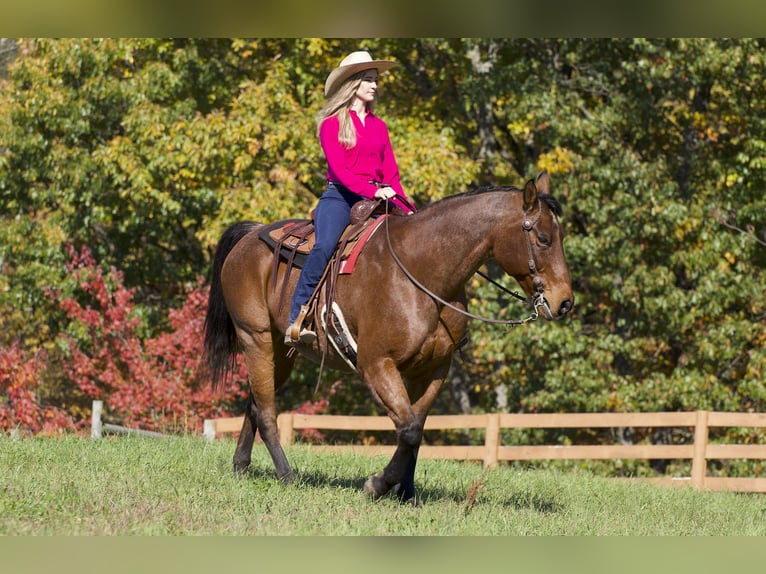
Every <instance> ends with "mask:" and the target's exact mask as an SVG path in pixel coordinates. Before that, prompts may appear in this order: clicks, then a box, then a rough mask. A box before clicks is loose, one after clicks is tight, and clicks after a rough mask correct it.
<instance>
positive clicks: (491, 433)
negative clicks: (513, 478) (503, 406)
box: [484, 413, 500, 468]
mask: <svg viewBox="0 0 766 574" xmlns="http://www.w3.org/2000/svg"><path fill="white" fill-rule="evenodd" d="M499 444H500V414H499V413H492V414H488V415H487V430H486V434H485V435H484V466H485V467H487V468H494V467H496V466H497V447H498V445H499Z"/></svg>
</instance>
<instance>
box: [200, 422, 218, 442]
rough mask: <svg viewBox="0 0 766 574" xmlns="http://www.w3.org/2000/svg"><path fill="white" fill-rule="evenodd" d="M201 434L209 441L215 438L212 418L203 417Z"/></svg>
mask: <svg viewBox="0 0 766 574" xmlns="http://www.w3.org/2000/svg"><path fill="white" fill-rule="evenodd" d="M202 436H203V437H204V438H205V439H206V440H209V441H214V440H215V421H214V420H212V419H205V422H204V423H203V426H202Z"/></svg>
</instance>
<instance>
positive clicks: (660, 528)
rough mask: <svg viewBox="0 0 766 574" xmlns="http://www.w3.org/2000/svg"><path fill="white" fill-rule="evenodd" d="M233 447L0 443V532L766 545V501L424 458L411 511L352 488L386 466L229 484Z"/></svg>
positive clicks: (263, 470)
mask: <svg viewBox="0 0 766 574" xmlns="http://www.w3.org/2000/svg"><path fill="white" fill-rule="evenodd" d="M233 450H234V443H233V442H232V441H230V440H223V441H218V442H215V443H209V442H205V441H203V440H201V439H199V438H194V437H188V438H170V439H165V440H158V439H147V438H140V437H111V438H106V439H102V440H98V441H92V440H90V439H83V438H77V437H64V438H57V439H44V438H34V439H24V440H11V439H9V438H6V437H0V535H56V534H67V535H68V534H72V535H205V534H208V535H336V536H359V535H402V536H405V535H428V536H445V535H474V536H475V535H492V536H497V535H549V536H550V535H639V536H649V535H652V536H665V535H710V536H733V535H738V536H756V535H757V536H763V535H766V498H764V497H763V496H761V495H753V494H736V493H721V492H719V493H716V492H700V491H695V490H692V489H689V488H683V489H680V488H663V487H657V486H653V485H649V484H642V483H633V482H622V481H616V480H610V479H604V478H599V477H596V476H593V475H591V474H588V473H582V472H573V473H564V472H556V471H549V470H522V469H517V468H510V467H502V466H501V467H499V468H496V469H493V470H491V471H485V470H484V469H483V468H482V467H481V466H480V465H478V464H473V463H460V462H451V461H433V460H423V461H420V462H419V463H418V470H417V473H416V485H417V487H418V492H419V495H420V498H421V500H422V504H421V506H420V507H417V508H412V507H410V506H402V505H400V504H398V502H397V501H396V500H395V499H394V498H393V497H386V498H383V499H382V500H379V501H377V502H373V501H372V500H370V499H369V498H367V497H366V496H365V495H364V494H363V493H362V491H361V489H362V485H363V483H364V481H365V479H366V478H367V477H368V476H369V475H371V474H373V473H375V472H377V471H379V470H380V469H382V467H383V466H384V464H385V462H386V460H385V459H381V458H370V457H365V456H356V455H330V454H320V453H318V452H317V451H316V449H313V448H311V447H310V446H306V445H297V446H295V447H292V448H290V449H288V450H287V455H288V458H289V459H290V461H291V463H292V465H293V468H294V469H295V470H296V471H297V474H298V480H297V481H296V482H295V483H294V484H290V485H283V484H280V483H279V482H278V481H277V480H275V479H274V478H273V471H272V465H271V460H270V458H269V457H268V454H267V453H266V451H265V449H264V448H263V447H262V446H260V447H259V446H257V447H256V449H255V451H254V453H253V457H254V458H253V465H252V468H251V471H250V473H249V474H248V475H246V476H244V477H237V476H234V474H233V472H232V470H231V456H232V454H233Z"/></svg>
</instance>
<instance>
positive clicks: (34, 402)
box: [0, 341, 74, 434]
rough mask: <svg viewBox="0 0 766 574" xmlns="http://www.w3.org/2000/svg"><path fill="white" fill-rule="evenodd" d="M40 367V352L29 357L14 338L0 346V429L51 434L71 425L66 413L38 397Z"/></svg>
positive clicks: (41, 359) (41, 361)
mask: <svg viewBox="0 0 766 574" xmlns="http://www.w3.org/2000/svg"><path fill="white" fill-rule="evenodd" d="M44 367H45V361H44V360H43V353H41V352H38V353H35V354H34V355H32V356H31V357H30V356H29V355H28V353H26V352H25V351H24V350H23V349H22V348H21V345H20V344H19V342H18V341H16V342H15V343H13V344H12V345H11V346H10V347H0V429H3V430H5V431H10V430H19V431H21V432H26V433H43V434H54V433H56V432H60V431H63V430H71V429H73V428H74V423H73V421H72V418H71V417H70V416H69V415H68V414H67V413H66V412H64V411H63V410H62V409H60V408H57V407H54V406H44V405H42V404H41V402H40V401H39V399H38V396H37V393H36V390H37V389H38V387H39V385H40V380H41V375H42V372H43V370H44Z"/></svg>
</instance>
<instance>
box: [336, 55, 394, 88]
mask: <svg viewBox="0 0 766 574" xmlns="http://www.w3.org/2000/svg"><path fill="white" fill-rule="evenodd" d="M393 66H396V62H392V61H391V60H373V59H372V56H370V53H369V52H367V51H366V50H360V51H358V52H351V53H350V54H349V55H348V56H346V57H345V58H343V61H341V63H340V65H339V66H338V67H337V68H335V69H334V70H333V71H332V72H330V75H329V76H327V81H326V82H325V83H324V95H325V97H328V96H330V95H331V94H333V93H334V92H335V90H337V89H338V88H339V87H340V85H341V84H342V83H343V82H345V81H346V80H347V79H348V78H350V77H351V76H353V75H354V74H356V73H357V72H361V71H362V70H370V69H372V68H375V69H376V70H378V72H379V73H380V72H385V71H386V70H388V69H389V68H391V67H393Z"/></svg>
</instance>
